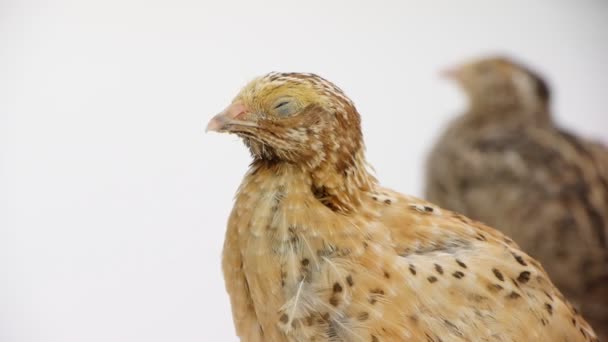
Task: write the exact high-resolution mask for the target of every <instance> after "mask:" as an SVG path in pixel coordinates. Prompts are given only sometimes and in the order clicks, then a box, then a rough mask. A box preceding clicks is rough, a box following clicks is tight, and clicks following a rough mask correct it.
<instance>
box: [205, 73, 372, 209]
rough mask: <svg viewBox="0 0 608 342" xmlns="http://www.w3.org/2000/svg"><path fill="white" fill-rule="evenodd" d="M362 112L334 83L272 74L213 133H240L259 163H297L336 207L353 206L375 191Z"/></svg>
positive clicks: (212, 124)
mask: <svg viewBox="0 0 608 342" xmlns="http://www.w3.org/2000/svg"><path fill="white" fill-rule="evenodd" d="M360 121H361V120H360V116H359V113H358V112H357V110H356V109H355V106H354V104H353V102H352V101H351V100H350V99H349V98H348V97H347V96H346V95H345V94H344V93H343V92H342V90H341V89H340V88H338V87H337V86H335V85H334V84H333V83H331V82H329V81H327V80H325V79H323V78H322V77H320V76H317V75H314V74H309V73H278V72H272V73H269V74H267V75H265V76H261V77H258V78H256V79H254V80H252V81H251V82H249V83H248V84H247V85H245V87H244V88H243V89H242V90H241V91H240V92H239V93H238V94H237V95H236V97H235V98H234V100H233V101H232V103H231V104H230V105H229V106H228V107H227V108H226V109H224V110H223V111H222V112H220V113H219V114H217V115H216V116H215V117H213V118H212V119H211V120H210V121H209V124H208V125H207V131H215V132H224V133H231V134H236V135H237V136H239V137H241V138H242V139H243V141H244V143H245V145H247V146H248V147H249V150H250V151H251V154H252V156H253V158H254V163H256V164H263V163H267V164H272V165H277V163H278V164H280V165H284V164H285V163H288V164H290V165H296V166H297V167H301V168H302V169H304V170H305V171H306V172H308V173H309V174H310V176H311V179H312V183H313V191H315V193H319V194H321V195H320V197H323V198H324V201H325V200H326V202H327V203H328V206H329V203H330V202H331V206H332V208H339V209H343V210H348V209H349V208H352V207H353V206H354V205H356V204H357V203H358V202H360V201H359V198H358V195H356V193H357V190H364V191H365V190H366V189H369V188H370V187H371V185H372V183H374V182H375V178H374V177H373V176H371V175H370V174H369V173H368V172H367V170H368V169H367V163H366V161H365V157H364V144H363V137H362V133H361V122H360Z"/></svg>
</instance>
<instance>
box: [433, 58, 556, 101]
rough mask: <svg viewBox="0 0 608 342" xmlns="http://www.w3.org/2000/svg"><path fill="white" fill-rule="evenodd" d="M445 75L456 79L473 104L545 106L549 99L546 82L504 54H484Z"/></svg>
mask: <svg viewBox="0 0 608 342" xmlns="http://www.w3.org/2000/svg"><path fill="white" fill-rule="evenodd" d="M443 76H445V77H447V78H449V79H452V80H454V81H456V82H457V83H458V84H459V85H460V86H461V88H462V89H463V90H464V92H465V93H466V95H467V96H468V98H469V100H470V101H471V105H472V106H479V107H483V109H488V107H491V106H495V107H497V108H501V109H503V108H504V107H506V106H511V107H518V108H524V109H533V110H535V109H544V108H546V107H547V106H548V103H549V100H550V91H549V87H548V85H547V83H546V82H545V81H544V80H543V79H542V78H541V77H540V76H539V75H538V74H537V73H536V72H534V71H532V70H530V69H529V68H527V67H525V66H524V65H523V64H521V63H519V62H515V61H514V60H513V59H511V58H507V57H504V56H493V57H487V58H481V59H477V60H472V61H469V62H467V63H464V64H462V65H460V66H457V67H453V68H450V69H448V70H445V71H444V72H443Z"/></svg>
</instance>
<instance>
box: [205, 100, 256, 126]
mask: <svg viewBox="0 0 608 342" xmlns="http://www.w3.org/2000/svg"><path fill="white" fill-rule="evenodd" d="M246 113H247V108H245V106H244V105H243V104H242V103H241V102H238V101H237V102H234V103H232V104H231V105H230V106H228V107H226V109H224V110H223V111H222V112H221V113H219V114H217V115H216V116H214V117H213V118H212V119H211V120H209V123H208V124H207V128H206V129H205V132H209V131H211V132H224V131H227V130H228V129H227V126H229V125H230V124H236V125H238V124H241V125H243V124H246V123H247V121H242V117H243V116H244V115H245V114H246ZM239 119H241V120H239Z"/></svg>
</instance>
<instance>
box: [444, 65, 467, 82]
mask: <svg viewBox="0 0 608 342" xmlns="http://www.w3.org/2000/svg"><path fill="white" fill-rule="evenodd" d="M439 75H441V77H443V78H446V79H449V80H453V81H459V80H460V79H461V78H462V72H461V69H460V68H458V67H451V68H447V69H444V70H442V71H441V72H440V73H439Z"/></svg>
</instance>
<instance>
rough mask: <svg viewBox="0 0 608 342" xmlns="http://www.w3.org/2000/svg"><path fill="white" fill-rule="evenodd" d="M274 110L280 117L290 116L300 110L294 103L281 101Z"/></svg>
mask: <svg viewBox="0 0 608 342" xmlns="http://www.w3.org/2000/svg"><path fill="white" fill-rule="evenodd" d="M273 109H274V111H275V112H276V113H277V115H279V116H289V115H293V114H295V113H296V111H297V110H298V105H297V103H296V102H294V101H290V100H279V101H277V103H276V104H275V105H274V107H273Z"/></svg>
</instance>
